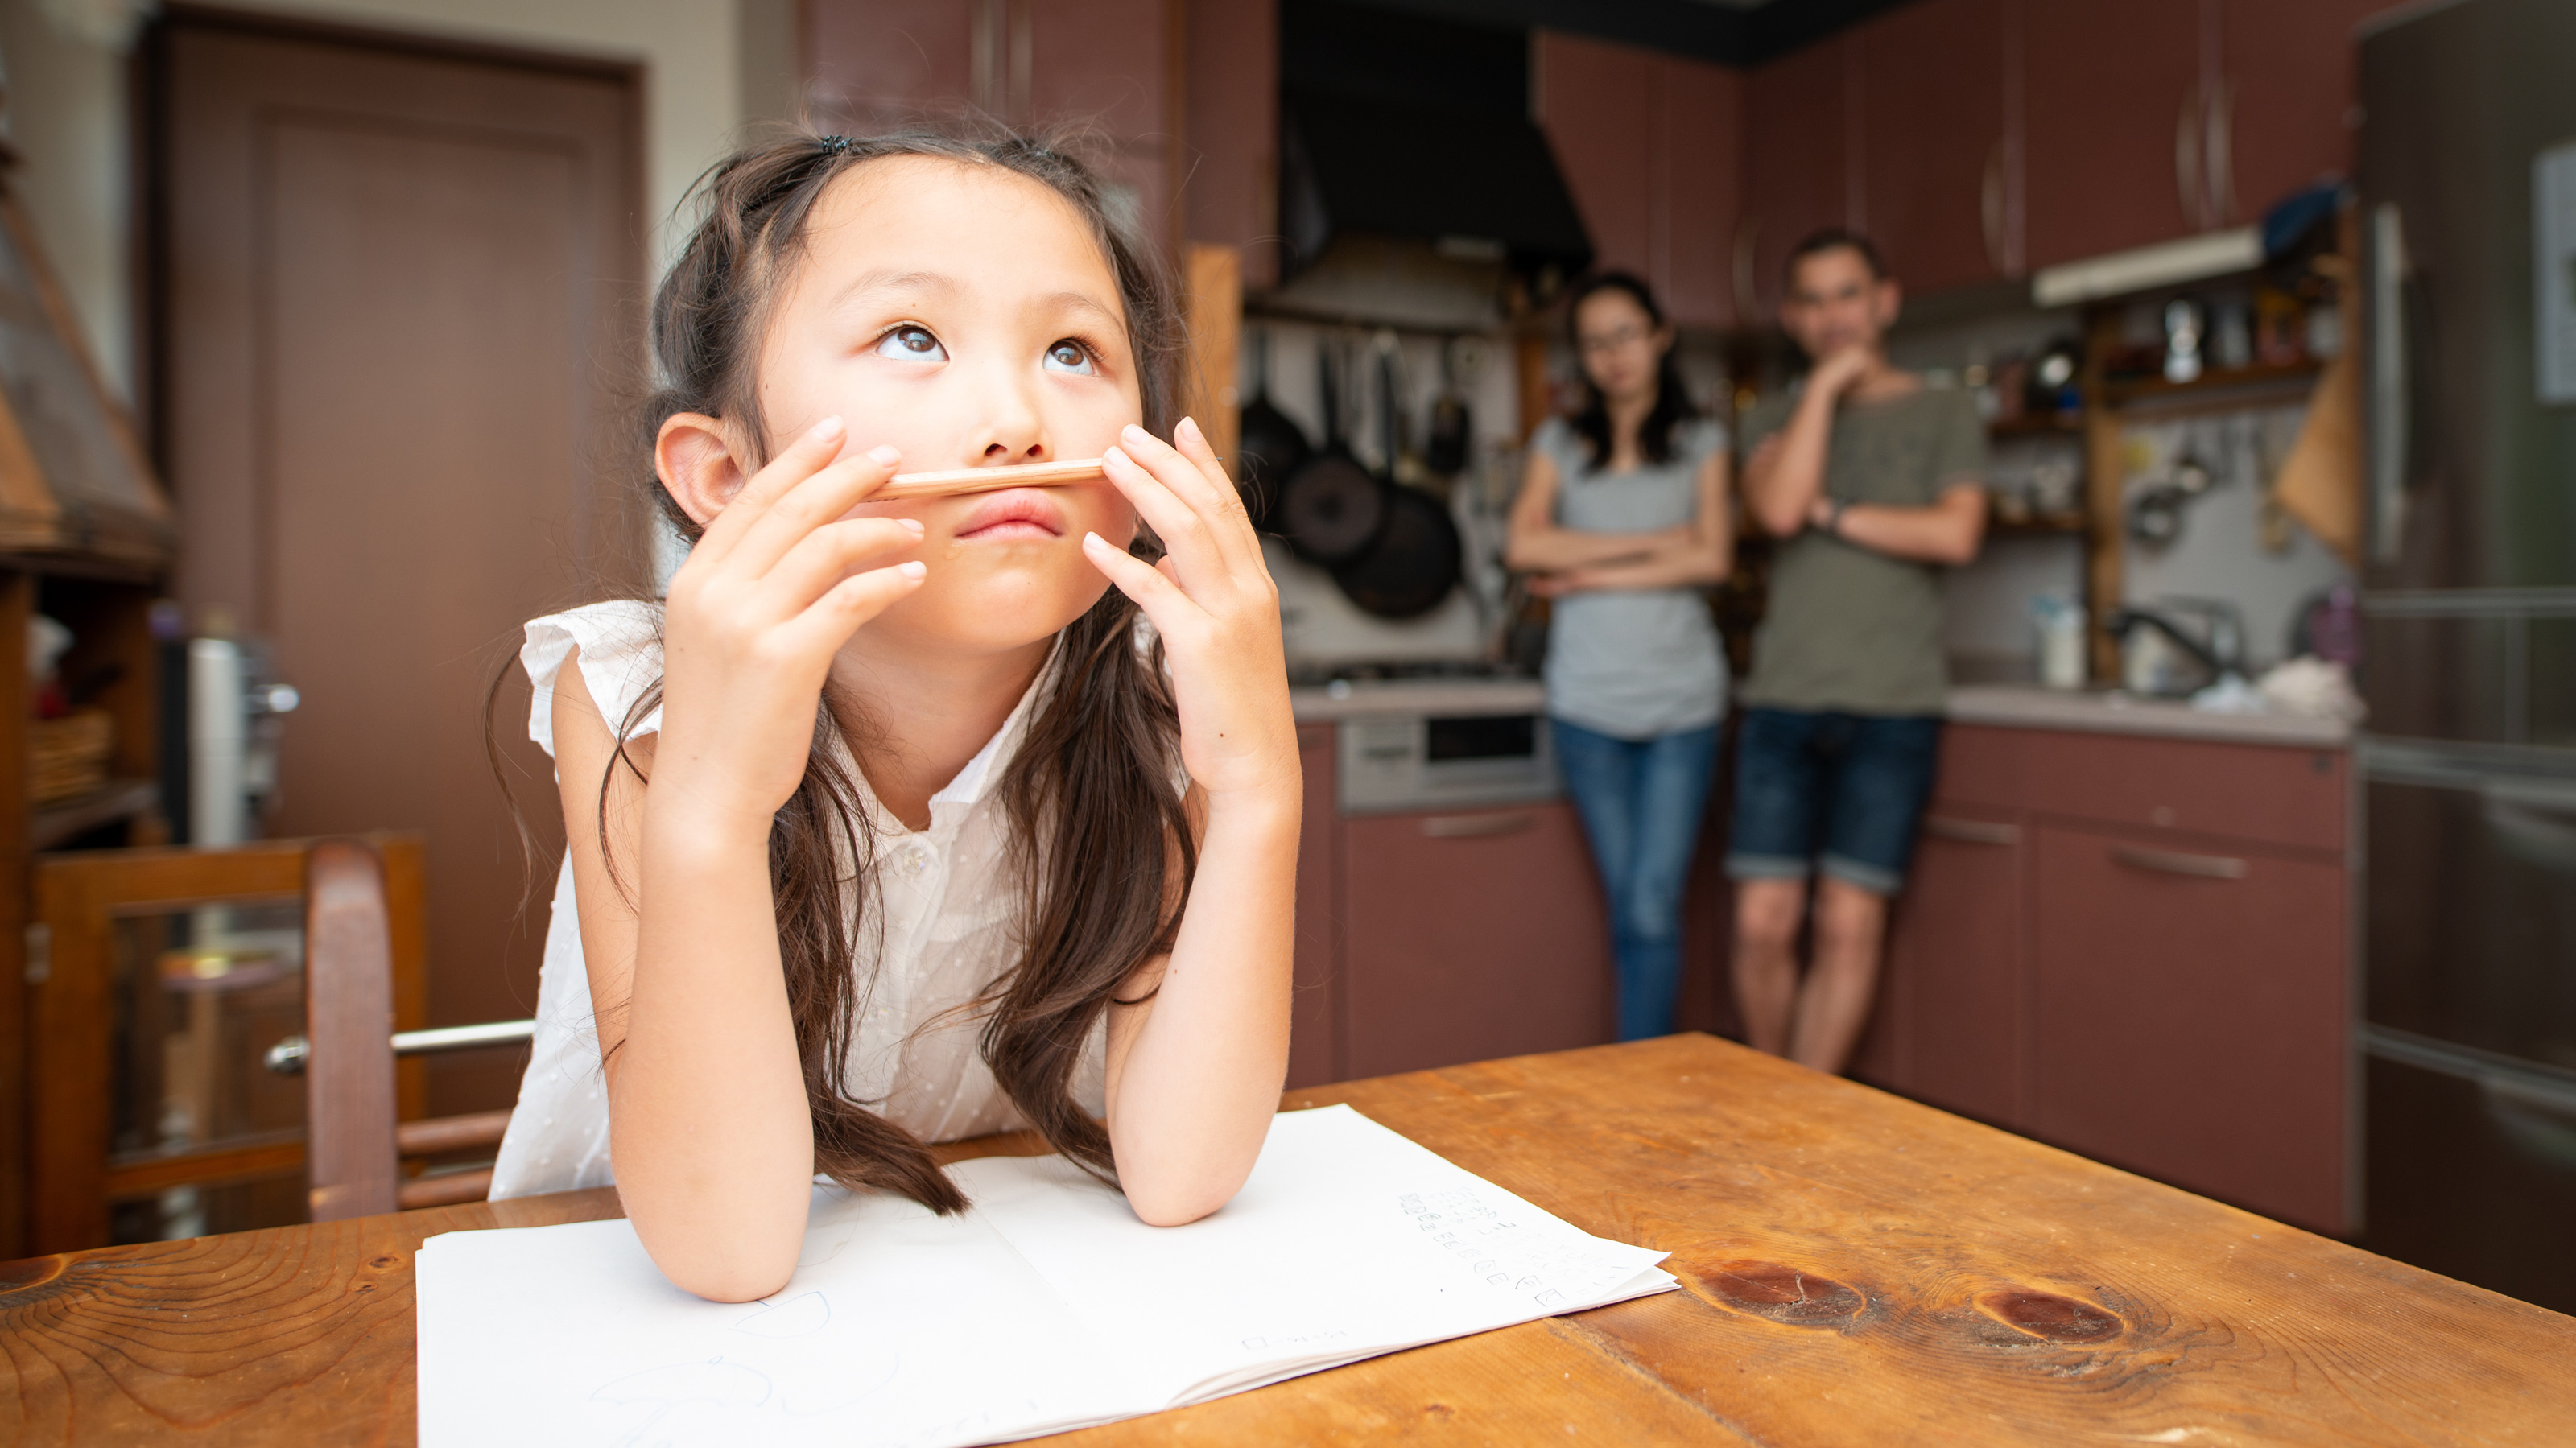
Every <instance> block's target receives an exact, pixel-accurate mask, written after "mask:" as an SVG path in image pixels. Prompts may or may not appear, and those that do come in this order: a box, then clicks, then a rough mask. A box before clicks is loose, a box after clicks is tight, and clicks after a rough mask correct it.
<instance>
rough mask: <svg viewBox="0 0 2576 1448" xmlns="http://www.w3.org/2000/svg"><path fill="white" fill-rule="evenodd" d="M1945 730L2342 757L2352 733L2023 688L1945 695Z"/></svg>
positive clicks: (2345, 727)
mask: <svg viewBox="0 0 2576 1448" xmlns="http://www.w3.org/2000/svg"><path fill="white" fill-rule="evenodd" d="M1949 717H1950V722H1952V723H1954V724H1991V725H1998V726H2001V727H2003V728H2007V729H2075V730H2082V731H2086V732H2090V733H2096V734H2152V735H2158V736H2162V737H2165V738H2170V739H2214V740H2223V741H2227V742H2230V743H2236V744H2279V745H2284V746H2287V747H2291V748H2308V749H2341V748H2345V747H2347V746H2349V745H2350V744H2351V743H2352V732H2353V731H2352V726H2351V725H2349V724H2346V723H2344V722H2343V721H2341V720H2339V719H2311V718H2306V717H2303V716H2301V715H2296V714H2215V713H2211V712H2209V711H2207V710H2203V709H2195V708H2193V707H2191V706H2190V705H2189V704H2187V703H2184V702H2183V701H2181V700H2179V699H2150V698H2143V697H2140V696H2138V695H2135V694H2120V693H2100V692H2095V691H2090V690H2082V691H2079V690H2072V689H2043V688H2039V687H2036V686H2033V685H2026V684H1970V685H1963V686H1961V687H1959V688H1956V689H1952V690H1951V691H1950V709H1949Z"/></svg>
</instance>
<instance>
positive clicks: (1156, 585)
mask: <svg viewBox="0 0 2576 1448" xmlns="http://www.w3.org/2000/svg"><path fill="white" fill-rule="evenodd" d="M1082 556H1083V557H1085V558H1088V559H1090V560H1091V566H1092V567H1094V568H1097V569H1099V570H1100V571H1101V572H1102V573H1104V574H1107V575H1108V577H1109V581H1110V582H1111V583H1114V584H1116V585H1118V591H1119V592H1120V593H1123V594H1125V595H1127V596H1128V597H1129V598H1132V599H1134V600H1136V606H1137V607H1138V608H1141V609H1143V610H1145V617H1147V618H1149V619H1152V620H1153V621H1154V627H1155V629H1156V630H1158V631H1159V632H1161V634H1162V635H1163V636H1164V637H1165V638H1170V637H1171V636H1172V633H1173V630H1174V629H1175V628H1176V627H1177V626H1178V625H1179V624H1180V622H1181V621H1182V618H1183V614H1182V613H1181V610H1183V609H1192V610H1195V609H1196V607H1197V605H1195V604H1193V603H1191V602H1190V599H1189V595H1188V594H1185V593H1183V592H1181V586H1180V585H1179V584H1178V583H1176V582H1174V581H1173V580H1171V579H1170V578H1167V577H1165V576H1164V575H1163V574H1162V573H1160V572H1159V571H1157V570H1156V569H1155V567H1154V565H1153V564H1150V563H1148V562H1146V561H1145V560H1144V559H1142V558H1139V557H1137V556H1136V555H1135V554H1133V553H1130V552H1128V551H1127V550H1126V549H1124V548H1120V547H1118V546H1117V545H1116V544H1114V543H1111V542H1110V541H1109V540H1108V539H1106V538H1103V537H1101V536H1100V535H1099V534H1097V533H1085V534H1083V535H1082Z"/></svg>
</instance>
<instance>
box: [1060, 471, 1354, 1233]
mask: <svg viewBox="0 0 2576 1448" xmlns="http://www.w3.org/2000/svg"><path fill="white" fill-rule="evenodd" d="M1174 436H1175V438H1176V440H1177V441H1178V443H1179V447H1178V448H1177V449H1175V448H1173V447H1169V446H1166V445H1164V444H1163V443H1161V442H1159V441H1157V440H1155V439H1154V438H1153V437H1152V436H1151V435H1149V434H1147V433H1146V432H1145V431H1144V430H1143V429H1141V428H1133V427H1131V428H1129V429H1127V430H1126V432H1125V433H1124V434H1123V435H1122V436H1121V437H1120V439H1119V445H1118V446H1117V447H1116V448H1114V449H1112V450H1110V452H1109V453H1108V454H1107V456H1106V457H1105V458H1104V459H1103V463H1104V466H1105V467H1106V470H1107V472H1108V475H1109V481H1110V482H1111V483H1113V484H1114V485H1116V487H1117V488H1118V490H1119V491H1120V492H1121V493H1124V494H1125V495H1126V496H1127V498H1128V500H1129V501H1131V502H1133V503H1134V504H1135V505H1136V509H1137V511H1138V512H1139V513H1140V514H1142V515H1143V516H1144V519H1145V521H1146V522H1147V523H1149V524H1151V525H1152V526H1153V529H1154V531H1155V533H1156V534H1158V535H1159V536H1160V537H1161V538H1162V540H1163V545H1164V547H1165V548H1167V549H1168V550H1169V552H1168V554H1167V555H1166V556H1165V558H1164V560H1163V562H1162V563H1161V564H1160V565H1159V566H1155V565H1148V564H1146V563H1145V562H1143V561H1142V560H1140V559H1137V558H1136V557H1134V556H1133V555H1131V554H1129V553H1127V552H1125V551H1124V550H1122V549H1119V548H1115V547H1113V546H1111V545H1110V544H1109V543H1107V542H1106V541H1104V540H1102V539H1101V538H1100V537H1099V536H1098V535H1096V534H1093V535H1086V536H1085V537H1084V539H1083V550H1084V552H1085V554H1086V555H1087V556H1089V558H1090V559H1091V561H1092V563H1093V565H1094V566H1096V567H1098V568H1099V569H1100V571H1101V572H1103V573H1105V574H1107V575H1109V579H1110V581H1111V582H1112V583H1115V584H1116V585H1117V586H1118V587H1119V589H1120V590H1122V591H1123V592H1125V593H1126V594H1127V596H1128V597H1130V598H1133V599H1135V600H1136V602H1137V604H1138V605H1139V606H1140V607H1142V608H1143V609H1144V611H1145V615H1146V617H1148V618H1150V619H1151V620H1153V623H1154V627H1155V629H1156V630H1157V631H1158V632H1159V633H1160V634H1161V636H1162V639H1163V648H1164V651H1165V653H1166V655H1167V656H1168V657H1169V658H1170V660H1171V665H1172V685H1173V694H1174V697H1175V700H1176V702H1177V703H1178V704H1179V706H1180V715H1181V760H1182V763H1183V764H1184V765H1186V766H1187V767H1188V769H1189V773H1190V805H1191V811H1190V812H1191V818H1192V823H1193V825H1194V828H1195V832H1196V833H1197V835H1198V838H1199V860H1198V877H1197V879H1196V880H1195V881H1193V882H1192V884H1191V887H1190V893H1189V899H1188V901H1187V902H1186V904H1185V905H1184V906H1183V908H1182V913H1181V926H1180V931H1179V933H1178V935H1177V936H1176V937H1175V939H1174V941H1173V944H1172V953H1171V954H1170V955H1168V956H1162V957H1158V958H1156V959H1154V960H1150V961H1146V962H1143V963H1141V964H1140V966H1139V967H1138V969H1137V970H1136V972H1135V973H1134V974H1133V975H1132V976H1131V977H1130V979H1129V980H1128V981H1127V983H1126V985H1125V986H1124V987H1123V988H1122V989H1121V990H1120V991H1119V996H1120V998H1121V999H1124V1000H1127V1001H1133V1002H1136V1004H1133V1005H1124V1006H1112V1007H1111V1008H1110V1017H1109V1062H1108V1065H1109V1083H1108V1084H1109V1142H1110V1149H1111V1151H1112V1152H1113V1153H1114V1154H1115V1156H1116V1158H1117V1163H1118V1179H1119V1183H1120V1185H1121V1186H1123V1187H1124V1188H1125V1189H1126V1193H1127V1201H1128V1204H1129V1205H1130V1206H1131V1207H1132V1208H1133V1209H1134V1210H1135V1212H1136V1215H1137V1216H1138V1217H1140V1218H1142V1219H1144V1220H1145V1221H1147V1222H1150V1223H1153V1224H1154V1225H1156V1226H1177V1225H1178V1224H1180V1223H1182V1222H1188V1221H1194V1220H1196V1219H1198V1218H1200V1217H1203V1216H1206V1215H1207V1214H1208V1213H1210V1212H1213V1211H1215V1210H1216V1209H1217V1208H1219V1207H1221V1206H1223V1205H1225V1204H1226V1202H1227V1201H1229V1200H1230V1199H1232V1198H1233V1196H1234V1194H1235V1192H1236V1191H1237V1190H1239V1189H1240V1188H1241V1187H1242V1186H1243V1180H1244V1178H1245V1177H1246V1176H1248V1175H1250V1174H1251V1171H1252V1163H1253V1159H1254V1158H1255V1157H1256V1156H1258V1155H1259V1154H1260V1151H1261V1143H1262V1139H1263V1137H1264V1136H1265V1135H1266V1134H1267V1133H1268V1131H1269V1129H1270V1118H1271V1116H1272V1115H1273V1114H1274V1113H1275V1112H1277V1111H1278V1109H1279V1092H1280V1089H1281V1088H1282V1086H1283V1085H1284V1084H1285V1083H1286V1080H1287V1074H1288V996H1289V981H1290V974H1289V966H1290V959H1291V952H1292V950H1293V948H1294V941H1295V937H1296V908H1297V901H1296V896H1297V824H1298V816H1299V812H1300V811H1301V809H1302V808H1303V806H1304V795H1305V786H1304V780H1303V778H1302V775H1301V773H1300V770H1299V767H1298V761H1297V724H1296V720H1295V718H1294V717H1293V716H1292V715H1291V713H1290V711H1289V705H1288V671H1287V666H1286V661H1285V659H1284V657H1283V654H1282V649H1281V640H1280V633H1279V590H1278V589H1277V587H1276V586H1275V585H1273V584H1272V582H1271V579H1270V571H1269V569H1268V568H1267V567H1266V566H1265V565H1264V564H1263V562H1262V559H1261V540H1260V539H1259V538H1258V537H1257V536H1255V535H1254V533H1253V531H1252V521H1251V519H1250V518H1248V517H1247V516H1245V514H1244V510H1243V504H1242V502H1241V500H1240V498H1239V497H1238V495H1237V494H1236V492H1235V489H1234V485H1233V484H1232V483H1231V482H1229V481H1227V479H1226V476H1225V472H1224V470H1223V469H1222V468H1220V467H1219V466H1218V465H1217V461H1216V457H1215V455H1214V454H1213V453H1211V452H1210V451H1209V450H1208V445H1207V439H1206V438H1205V437H1203V436H1201V435H1200V432H1199V429H1198V425H1197V424H1196V423H1194V422H1190V421H1186V420H1185V421H1183V422H1182V423H1181V425H1180V427H1179V428H1178V429H1176V430H1175V433H1174Z"/></svg>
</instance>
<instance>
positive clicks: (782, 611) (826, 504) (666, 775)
mask: <svg viewBox="0 0 2576 1448" xmlns="http://www.w3.org/2000/svg"><path fill="white" fill-rule="evenodd" d="M846 434H847V429H845V428H844V427H843V426H842V424H841V420H840V419H839V418H837V417H834V418H827V419H825V420H824V421H823V422H821V423H819V424H817V425H816V426H815V427H814V429H813V430H812V431H811V432H808V433H807V434H805V436H803V437H802V438H799V439H798V440H797V441H796V442H795V444H794V445H793V446H791V447H789V448H788V449H787V450H786V451H784V452H782V453H780V454H779V455H778V456H777V457H776V458H775V459H773V460H771V462H770V464H769V465H768V466H767V467H764V468H762V469H761V470H760V471H759V472H758V473H756V474H754V475H753V476H752V479H751V481H750V482H748V483H746V484H744V485H743V488H742V491H741V492H739V493H736V494H735V495H734V498H733V501H732V502H731V503H730V504H728V505H727V506H726V507H725V510H724V511H723V512H722V513H720V514H718V515H717V516H716V519H715V521H714V522H713V523H710V524H708V525H707V530H706V533H705V535H704V536H703V537H701V538H700V539H699V540H698V544H697V546H696V547H695V548H693V549H691V550H690V553H689V559H688V561H687V562H686V563H684V564H682V565H681V566H680V571H679V572H678V574H676V575H675V576H673V578H672V579H671V593H670V599H669V603H668V606H667V608H666V610H665V612H664V621H663V702H662V738H661V743H660V744H659V745H658V746H657V747H656V750H655V754H654V768H655V772H654V783H655V784H656V785H658V786H661V787H660V788H657V789H655V790H654V791H653V793H652V797H653V799H654V800H655V801H656V802H658V803H664V804H668V803H673V802H676V803H679V804H681V805H682V807H683V808H685V809H687V810H688V811H690V812H691V814H692V815H693V816H694V817H695V819H694V822H695V823H698V824H703V825H713V826H716V827H718V828H724V827H728V826H730V827H736V828H740V829H743V830H747V831H756V832H757V833H756V835H755V836H754V837H756V838H766V837H767V835H768V831H769V825H770V817H771V816H772V815H773V814H775V813H776V812H777V810H778V808H779V806H781V805H783V804H785V803H786V802H787V798H788V796H789V795H791V794H793V793H795V791H796V785H797V782H798V781H799V780H800V779H802V778H803V777H804V773H805V757H806V755H807V753H808V752H809V751H810V750H811V749H812V747H813V742H814V710H815V707H816V705H817V704H818V703H819V702H820V700H821V698H822V694H823V681H824V679H825V678H826V677H827V675H828V674H829V673H830V670H831V666H832V656H833V655H834V654H835V653H836V652H838V651H839V649H840V647H841V645H842V644H844V643H846V642H848V641H849V638H850V635H851V634H853V633H856V632H857V631H858V629H859V627H860V626H861V625H863V624H865V623H866V622H867V621H868V620H869V619H872V618H874V617H876V616H877V615H878V614H880V613H883V612H884V611H885V610H886V608H887V607H888V606H889V605H891V604H893V603H894V602H895V601H896V600H898V599H900V598H902V597H903V596H904V595H906V594H908V593H910V592H912V590H913V589H915V588H916V587H919V586H920V584H921V580H922V578H923V576H924V573H925V571H926V570H925V569H924V567H923V565H922V564H921V563H919V562H917V561H916V562H907V563H901V564H897V565H895V566H893V567H890V568H887V567H879V568H865V567H863V565H865V564H866V563H868V562H869V561H870V560H874V559H882V558H883V557H884V556H885V555H887V554H890V553H895V552H899V551H901V550H903V549H906V548H910V547H912V546H913V545H914V544H916V543H919V542H920V541H921V524H920V523H919V522H918V521H916V520H914V519H911V518H852V517H847V516H845V515H846V514H847V513H848V512H849V511H850V509H851V508H852V507H853V506H855V505H857V504H859V503H861V502H864V501H866V499H867V497H868V495H869V494H870V493H873V492H875V491H876V490H877V489H878V488H879V487H881V486H883V485H884V483H885V481H886V479H888V478H890V477H893V476H894V469H895V463H896V462H897V461H898V456H897V454H896V452H895V450H894V449H892V448H890V447H880V448H873V449H870V450H869V451H867V452H864V453H856V454H853V455H851V456H848V457H841V458H838V459H837V460H835V455H836V454H838V453H839V452H840V450H841V445H842V442H843V440H844V438H845V436H846ZM657 812H658V811H657Z"/></svg>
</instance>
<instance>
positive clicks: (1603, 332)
mask: <svg viewBox="0 0 2576 1448" xmlns="http://www.w3.org/2000/svg"><path fill="white" fill-rule="evenodd" d="M1574 342H1575V346H1576V347H1577V348H1578V349H1579V350H1580V351H1581V352H1582V353H1583V375H1584V376H1586V377H1589V378H1591V379H1592V385H1593V386H1594V387H1597V388H1599V389H1600V390H1601V395H1602V396H1603V397H1605V398H1611V399H1615V400H1618V401H1623V402H1624V401H1628V400H1630V399H1633V398H1638V397H1647V396H1652V395H1653V393H1654V390H1655V377H1656V369H1657V368H1659V367H1661V366H1662V365H1663V360H1664V352H1665V350H1666V349H1667V348H1669V347H1671V346H1672V345H1673V334H1672V331H1671V329H1670V328H1667V327H1658V326H1656V325H1655V319H1654V318H1652V317H1650V316H1647V315H1646V309H1645V308H1643V307H1641V306H1638V305H1637V299H1636V298H1635V297H1632V296H1630V295H1628V294H1627V293H1626V292H1624V291H1621V290H1620V289H1618V288H1617V287H1603V288H1602V289H1601V290H1599V291H1597V292H1594V293H1593V294H1592V295H1590V296H1588V297H1585V298H1584V299H1583V305H1581V306H1579V307H1577V308H1575V309H1574Z"/></svg>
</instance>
